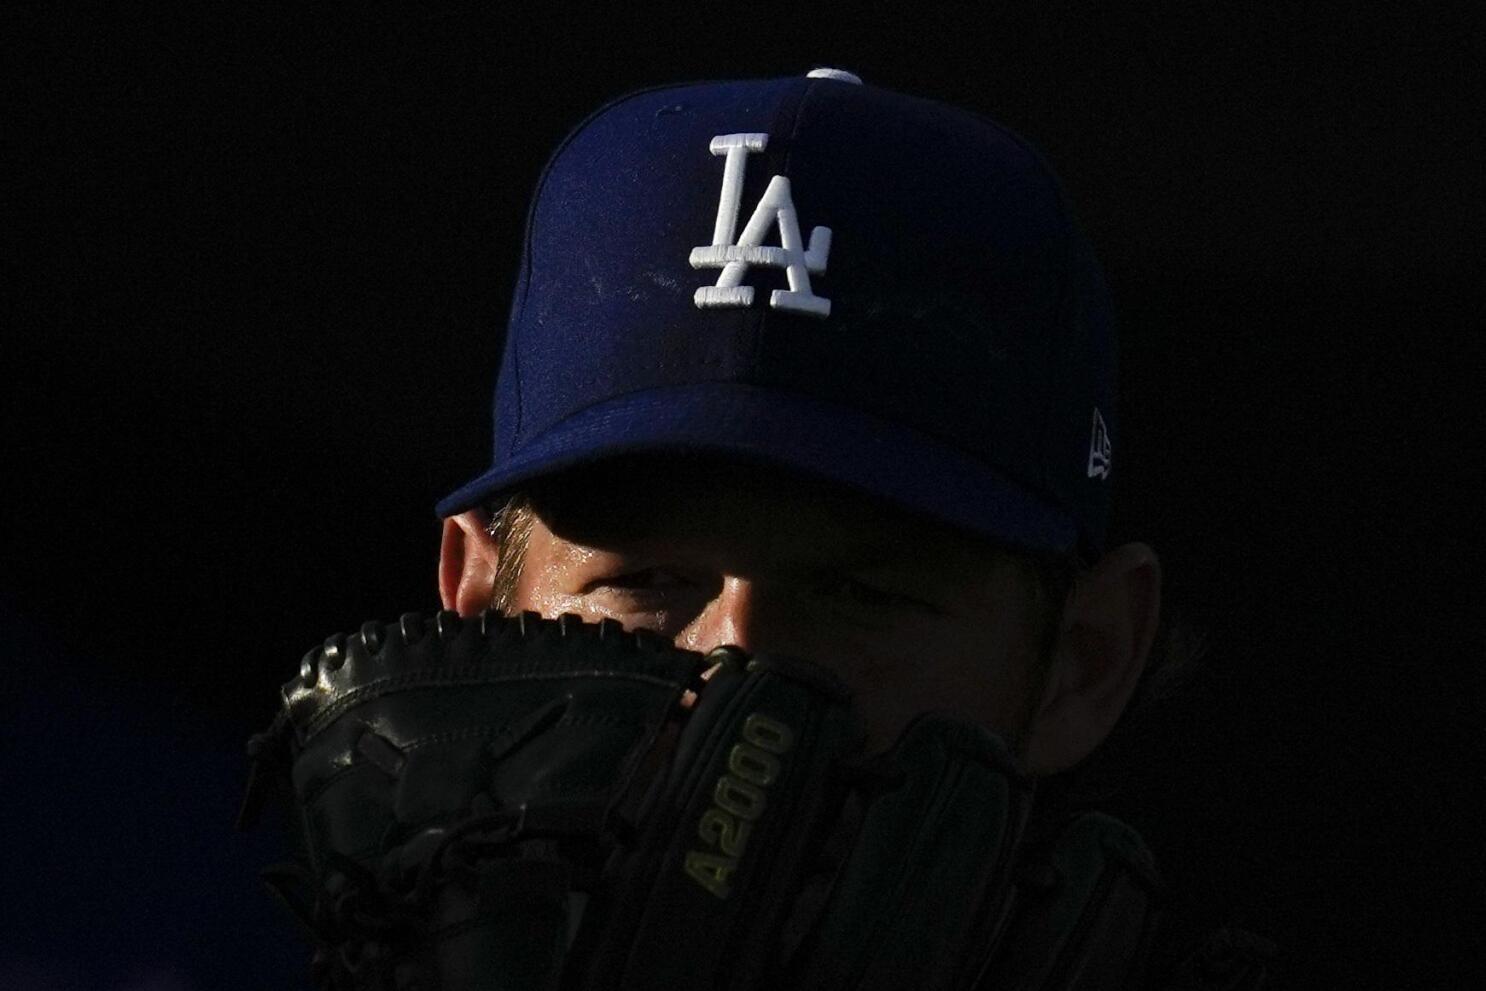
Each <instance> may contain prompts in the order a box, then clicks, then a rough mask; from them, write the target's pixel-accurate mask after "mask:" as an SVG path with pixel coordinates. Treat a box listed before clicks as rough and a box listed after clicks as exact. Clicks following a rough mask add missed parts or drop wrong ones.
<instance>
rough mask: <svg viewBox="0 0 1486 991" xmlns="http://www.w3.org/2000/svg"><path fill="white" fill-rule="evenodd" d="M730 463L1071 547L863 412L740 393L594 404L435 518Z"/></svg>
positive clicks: (991, 485) (673, 391) (1067, 523)
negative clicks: (771, 468) (542, 490)
mask: <svg viewBox="0 0 1486 991" xmlns="http://www.w3.org/2000/svg"><path fill="white" fill-rule="evenodd" d="M655 451H688V452H697V453H704V452H705V453H714V454H720V455H734V456H737V457H740V458H743V459H747V460H749V461H755V462H764V463H768V464H774V465H778V466H780V467H784V468H789V469H794V470H796V471H800V472H803V473H805V474H807V475H811V476H814V477H818V478H822V479H825V480H828V481H832V482H837V483H839V484H841V485H843V486H846V487H847V488H850V489H854V490H856V491H858V492H862V493H865V494H868V495H873V496H877V497H879V498H882V499H885V500H887V501H888V502H891V503H894V504H896V505H898V506H900V507H902V508H904V509H908V510H910V511H914V512H919V513H922V514H924V515H926V516H929V517H931V518H933V519H936V520H939V521H941V522H944V523H948V524H951V525H953V526H959V527H962V528H964V529H967V530H970V531H973V532H975V533H979V534H982V535H984V536H987V537H990V538H992V539H994V540H998V541H1001V542H1003V543H1006V544H1010V545H1013V546H1017V547H1022V548H1026V549H1028V550H1041V551H1052V552H1058V553H1062V552H1067V551H1070V550H1072V549H1073V548H1074V547H1075V546H1076V544H1077V542H1078V534H1077V528H1076V526H1075V524H1074V522H1073V520H1072V519H1071V518H1070V517H1069V516H1068V515H1067V514H1065V513H1062V512H1059V511H1058V510H1056V509H1054V508H1052V507H1050V506H1048V505H1047V504H1046V503H1045V502H1044V501H1043V500H1042V499H1039V498H1038V497H1037V496H1036V495H1035V494H1034V493H1033V492H1032V491H1031V490H1029V489H1027V488H1026V487H1024V486H1022V485H1019V484H1017V483H1016V482H1013V481H1011V480H1010V479H1008V478H1007V477H1006V476H1004V475H1003V474H1001V473H1000V472H998V471H997V470H996V469H994V468H992V467H991V466H989V465H986V464H985V463H983V462H980V461H978V460H976V459H973V458H968V457H966V456H965V455H964V454H962V453H960V452H959V451H957V450H955V449H954V448H952V447H950V446H949V445H947V444H944V443H942V442H940V441H938V440H936V439H934V438H932V437H930V436H928V435H926V434H923V433H920V432H918V431H916V430H912V429H910V428H907V427H903V426H901V425H898V424H894V423H890V422H888V421H885V420H879V419H877V418H875V417H873V416H871V415H870V414H867V413H863V412H862V411H860V410H855V409H850V408H847V407H843V406H836V405H834V404H830V403H823V402H821V401H819V400H816V399H809V398H805V397H802V396H798V395H794V394H791V393H785V392H780V391H778V390H774V389H768V388H764V387H761V386H754V385H744V384H738V383H706V384H702V385H687V386H678V387H675V388H667V389H652V390H648V391H645V392H643V393H632V394H630V395H627V396H621V397H619V398H617V399H612V400H609V401H608V402H605V403H601V404H599V405H596V406H591V407H589V408H588V409H585V410H583V411H582V412H580V413H578V414H576V415H574V416H571V417H569V418H567V419H566V420H563V421H562V422H560V423H558V424H557V425H556V426H554V427H552V428H551V429H549V430H547V431H545V432H544V433H542V434H541V435H539V436H537V437H535V438H533V439H532V440H530V441H528V442H525V443H524V444H523V445H522V447H521V450H520V452H519V453H517V454H516V455H515V456H514V457H511V458H509V459H507V460H505V461H503V462H502V463H500V464H498V465H495V466H494V467H492V468H491V469H490V470H488V471H486V472H485V473H483V474H481V475H480V476H479V477H477V478H475V479H473V480H471V481H470V482H469V483H467V484H466V485H463V486H461V487H460V488H459V489H457V490H455V491H454V492H452V493H450V494H449V495H448V496H447V497H445V498H444V499H443V500H441V501H440V502H439V504H438V507H437V510H438V514H439V515H440V516H452V515H454V514H456V513H461V512H463V511H465V510H467V509H471V508H473V507H475V506H478V505H481V504H483V503H485V502H488V501H490V500H491V499H493V498H495V497H497V496H499V495H501V494H503V493H506V492H509V491H511V490H512V489H514V488H516V487H518V486H520V485H521V484H522V483H524V482H529V481H532V480H533V479H536V478H540V477H543V476H546V475H551V474H553V473H555V472H558V471H562V470H564V469H567V468H574V467H578V466H580V465H585V464H591V463H593V462H596V461H600V460H603V459H605V458H610V457H614V456H617V455H623V454H635V453H642V452H655Z"/></svg>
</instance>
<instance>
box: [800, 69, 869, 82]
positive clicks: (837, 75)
mask: <svg viewBox="0 0 1486 991" xmlns="http://www.w3.org/2000/svg"><path fill="white" fill-rule="evenodd" d="M805 78H807V79H835V80H838V81H840V82H843V83H856V84H857V85H858V86H860V85H862V77H861V76H858V75H856V74H855V73H851V72H847V71H846V70H845V69H811V70H810V71H809V72H807V73H805Z"/></svg>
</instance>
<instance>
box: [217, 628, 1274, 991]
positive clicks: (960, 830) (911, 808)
mask: <svg viewBox="0 0 1486 991" xmlns="http://www.w3.org/2000/svg"><path fill="white" fill-rule="evenodd" d="M704 672H710V677H707V678H704V677H703V674H704ZM283 703H284V704H283V709H282V711H281V712H280V714H279V717H278V718H277V719H276V720H275V721H274V724H273V725H272V727H270V729H269V730H268V731H267V732H265V733H262V734H259V735H258V736H255V737H254V738H253V740H252V741H251V742H250V745H249V753H250V755H251V756H252V757H253V775H252V782H251V784H250V787H249V791H248V796H247V799H246V801H245V805H244V817H243V821H244V822H248V821H251V820H252V819H253V818H254V817H255V816H256V814H257V812H258V810H259V808H260V807H261V806H262V805H263V804H264V802H265V800H268V799H271V798H272V797H273V796H274V794H275V793H276V792H277V793H278V795H279V796H280V798H281V801H280V802H279V803H278V804H279V807H280V808H281V809H284V810H286V811H287V812H288V813H289V815H290V817H291V822H292V823H293V826H292V832H293V834H294V836H295V839H296V847H297V853H298V857H297V859H296V862H294V863H292V864H288V865H283V866H280V867H277V868H273V869H270V870H269V871H267V872H265V878H266V879H267V880H268V882H269V883H270V886H271V887H272V888H273V889H274V890H275V891H276V892H277V893H278V894H279V895H280V896H281V897H282V898H283V899H284V901H285V902H286V903H287V904H288V905H289V906H290V908H291V909H293V911H294V913H295V914H296V915H297V916H298V917H299V919H300V920H302V922H303V923H304V926H305V929H306V931H307V933H308V934H309V936H310V938H311V940H312V941H313V943H314V945H315V951H314V956H313V960H312V964H311V972H312V975H313V979H314V981H315V984H316V986H317V987H320V988H326V989H370V988H377V989H382V988H387V989H394V988H395V989H400V991H408V989H414V988H420V989H429V991H433V989H440V991H466V989H476V988H479V989H509V991H535V989H564V991H577V989H584V991H597V989H619V988H636V989H641V988H643V989H657V988H667V989H692V988H697V989H700V988H728V989H745V988H748V989H752V988H810V989H823V991H824V989H838V988H839V989H848V988H849V989H867V988H880V989H900V988H916V989H941V988H942V989H966V991H969V989H977V988H988V989H989V988H995V989H1006V988H1072V987H1078V988H1095V987H1098V988H1104V987H1109V988H1116V987H1133V986H1139V985H1137V984H1136V983H1135V982H1137V981H1139V980H1140V979H1141V977H1142V971H1143V967H1144V964H1145V960H1146V956H1147V948H1148V944H1149V942H1150V937H1151V933H1152V930H1153V926H1154V923H1155V921H1156V918H1157V915H1158V913H1157V907H1158V903H1159V899H1160V887H1159V884H1158V881H1157V877H1156V873H1155V871H1154V868H1153V865H1152V862H1151V857H1150V854H1149V852H1148V851H1147V850H1146V848H1145V846H1144V844H1142V842H1141V841H1140V839H1139V837H1138V836H1137V835H1136V834H1135V833H1134V832H1133V831H1132V830H1131V829H1129V828H1128V827H1127V826H1125V825H1124V824H1122V823H1120V822H1118V821H1117V820H1115V819H1112V818H1110V817H1108V816H1104V815H1100V814H1097V813H1086V814H1082V815H1079V816H1075V817H1071V818H1067V819H1064V820H1062V821H1056V822H1046V821H1042V820H1041V819H1039V817H1038V816H1036V815H1034V814H1033V809H1034V803H1033V794H1034V787H1033V783H1032V782H1031V781H1030V780H1029V779H1027V778H1025V777H1023V776H1022V775H1021V774H1019V773H1018V771H1017V769H1016V767H1015V765H1014V764H1013V762H1012V760H1011V757H1010V755H1009V753H1008V751H1007V749H1006V747H1005V745H1004V744H1003V743H1002V741H1001V740H1000V739H998V738H997V737H996V736H994V735H992V734H991V733H989V732H988V731H986V730H985V729H983V728H981V727H979V726H976V725H972V724H970V723H967V722H963V721H958V720H955V719H951V718H948V717H944V716H940V715H934V714H928V715H924V716H922V717H920V718H919V719H917V720H916V721H915V722H914V723H913V724H912V725H911V726H909V727H908V729H907V730H906V731H905V732H904V733H903V736H902V738H901V739H900V740H899V741H898V743H897V744H896V746H895V747H894V748H893V749H892V750H891V751H890V752H889V753H887V754H885V755H879V756H876V757H866V756H864V755H863V753H862V750H861V743H862V732H861V728H860V725H859V723H858V721H857V717H856V716H855V714H854V713H853V711H852V709H851V707H850V699H849V696H848V693H847V692H846V691H845V689H844V688H843V686H842V685H841V684H840V683H839V682H838V681H837V680H836V678H835V677H833V676H832V675H831V674H830V673H829V672H827V671H825V670H823V669H821V668H818V667H815V666H813V665H811V664H809V663H806V662H804V661H799V660H794V659H788V658H778V657H770V656H767V655H763V654H760V655H758V656H755V657H753V658H748V657H746V656H745V655H743V654H742V653H741V652H739V651H736V650H733V649H731V648H722V649H721V650H718V651H714V652H713V653H711V654H709V655H707V656H705V657H704V656H702V655H700V654H695V653H691V652H687V651H682V650H677V649H675V648H673V647H671V646H670V645H669V644H667V643H665V642H664V641H662V640H660V639H658V638H655V637H652V636H650V635H649V634H646V633H638V634H628V633H625V632H624V631H623V629H622V628H621V627H620V626H619V625H618V624H616V623H613V622H612V621H605V622H603V623H599V624H589V623H582V622H580V621H578V619H577V618H576V617H573V616H564V617H562V618H560V619H557V620H543V619H541V618H539V617H537V616H536V615H535V614H533V613H528V614H525V615H523V616H520V617H515V618H504V617H501V616H499V615H496V614H493V613H486V614H484V615H483V616H480V617H478V618H473V619H467V620H461V619H460V618H459V617H458V616H457V615H455V614H454V613H452V612H443V613H439V614H437V615H436V616H434V617H430V618H427V619H425V618H423V617H420V616H419V615H418V614H413V613H409V614H407V615H405V616H403V617H402V620H401V621H400V623H398V624H396V625H392V626H388V627H383V626H382V625H381V624H377V623H368V624H366V625H365V626H363V627H362V628H361V630H360V631H359V632H357V633H355V634H353V635H350V636H335V637H332V638H330V639H329V640H327V641H326V642H325V644H324V645H323V646H322V647H317V648H316V649H314V650H312V651H310V653H309V654H307V655H306V656H305V658H304V661H303V663H302V665H301V669H300V673H299V675H298V677H296V678H295V679H294V680H293V681H291V682H289V683H288V684H287V685H285V686H284V689H283ZM1245 973H1246V974H1247V977H1243V975H1240V978H1241V979H1240V980H1238V981H1236V982H1234V983H1232V984H1231V985H1228V986H1233V987H1254V986H1257V983H1258V979H1259V977H1260V976H1262V968H1261V969H1260V970H1259V972H1257V973H1255V972H1253V971H1252V968H1251V969H1250V970H1249V971H1246V972H1245Z"/></svg>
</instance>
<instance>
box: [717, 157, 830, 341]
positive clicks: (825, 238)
mask: <svg viewBox="0 0 1486 991" xmlns="http://www.w3.org/2000/svg"><path fill="white" fill-rule="evenodd" d="M768 143H769V136H768V135H767V134H719V135H718V136H717V137H715V138H713V139H712V143H711V146H710V147H711V149H712V154H714V155H719V156H724V155H725V156H727V160H726V163H725V164H724V165H723V170H722V199H721V200H720V201H719V202H718V204H717V224H716V226H715V227H713V229H712V243H711V244H710V245H703V246H702V247H699V248H692V249H691V267H692V268H720V269H722V274H721V275H720V276H718V277H717V284H716V285H711V286H702V287H701V288H699V289H698V290H697V292H696V297H695V300H696V304H697V306H698V307H701V308H707V307H722V306H732V307H739V306H748V305H750V304H751V303H752V302H753V287H752V286H745V285H740V283H741V282H742V281H743V276H745V275H747V274H748V268H749V266H750V265H762V266H764V267H766V268H782V269H784V272H785V276H786V278H788V280H789V289H788V290H784V289H775V290H774V291H773V293H772V294H770V296H769V305H770V306H772V307H774V309H776V310H789V311H791V312H793V313H809V314H810V315H812V316H817V317H824V316H829V315H830V312H831V301H830V300H829V299H825V298H824V297H821V296H817V295H815V293H814V292H812V291H811V289H810V276H811V274H812V273H814V274H815V275H820V274H821V273H823V272H824V271H825V270H826V256H827V255H829V254H830V252H831V230H830V228H829V227H817V228H815V229H814V230H812V231H811V232H810V245H809V247H808V248H807V247H806V246H805V244H804V243H803V241H802V239H801V238H800V222H799V219H798V218H797V217H796V215H795V204H794V200H792V199H791V198H790V188H789V180H788V179H786V178H785V177H784V176H782V175H777V176H775V177H774V178H773V179H771V180H769V188H768V189H766V190H764V196H763V199H761V200H759V201H758V206H756V207H754V210H753V216H751V217H749V218H748V223H747V225H745V226H744V228H743V236H742V237H740V238H738V241H737V243H736V244H735V243H733V233H734V232H735V231H736V230H737V228H738V207H739V200H741V199H742V197H743V170H744V168H745V167H746V166H747V164H748V155H749V153H751V152H755V151H763V150H764V148H765V147H766V146H767V145H768ZM775 224H778V225H779V247H777V248H776V247H772V246H769V245H765V244H764V236H765V235H766V234H768V233H769V229H770V228H771V227H773V226H774V225H775Z"/></svg>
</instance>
